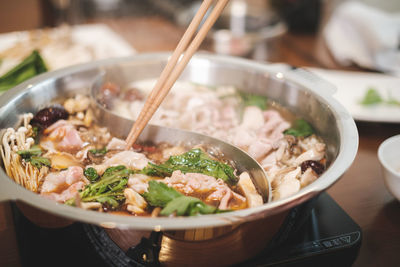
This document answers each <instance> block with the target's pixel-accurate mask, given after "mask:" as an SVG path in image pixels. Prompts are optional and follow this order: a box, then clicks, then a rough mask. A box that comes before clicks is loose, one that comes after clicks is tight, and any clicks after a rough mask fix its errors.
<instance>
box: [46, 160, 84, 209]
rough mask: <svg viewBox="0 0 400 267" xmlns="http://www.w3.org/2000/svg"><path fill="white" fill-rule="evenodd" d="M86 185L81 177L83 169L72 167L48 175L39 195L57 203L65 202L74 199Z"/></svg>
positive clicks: (82, 176)
mask: <svg viewBox="0 0 400 267" xmlns="http://www.w3.org/2000/svg"><path fill="white" fill-rule="evenodd" d="M88 183H89V182H88V181H87V179H86V178H85V177H84V175H83V169H82V168H81V167H79V166H73V167H69V168H68V169H67V170H64V171H60V172H51V173H49V174H48V175H47V176H46V177H45V178H44V182H43V185H42V188H41V191H40V194H41V195H42V196H45V197H48V198H50V199H54V200H56V201H58V202H65V201H66V200H68V199H70V198H73V197H75V195H76V194H77V193H78V191H79V190H80V189H83V188H84V187H85V185H86V184H88Z"/></svg>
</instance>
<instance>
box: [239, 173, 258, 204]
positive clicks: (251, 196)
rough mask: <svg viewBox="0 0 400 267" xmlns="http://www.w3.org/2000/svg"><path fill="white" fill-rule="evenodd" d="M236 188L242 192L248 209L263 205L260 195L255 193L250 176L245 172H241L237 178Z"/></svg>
mask: <svg viewBox="0 0 400 267" xmlns="http://www.w3.org/2000/svg"><path fill="white" fill-rule="evenodd" d="M238 186H239V188H240V190H241V191H242V192H243V194H244V196H245V197H246V199H247V206H248V207H249V208H252V207H257V206H261V205H262V204H263V199H262V197H261V195H260V194H259V193H258V192H257V189H256V187H255V186H254V184H253V181H251V178H250V175H249V174H248V173H247V172H243V173H242V174H240V176H239V182H238Z"/></svg>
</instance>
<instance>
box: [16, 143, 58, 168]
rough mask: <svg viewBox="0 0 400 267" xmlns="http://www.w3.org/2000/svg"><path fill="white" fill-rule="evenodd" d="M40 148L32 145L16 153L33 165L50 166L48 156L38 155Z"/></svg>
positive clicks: (40, 153)
mask: <svg viewBox="0 0 400 267" xmlns="http://www.w3.org/2000/svg"><path fill="white" fill-rule="evenodd" d="M42 153H43V152H42V150H41V149H40V147H39V146H38V145H34V146H32V147H31V148H30V149H26V150H19V151H17V154H18V155H20V156H21V158H23V159H24V160H25V161H26V162H30V163H31V164H32V165H33V166H34V167H36V168H38V169H40V168H41V167H42V166H48V167H50V166H51V161H50V160H49V159H48V158H44V157H40V155H42Z"/></svg>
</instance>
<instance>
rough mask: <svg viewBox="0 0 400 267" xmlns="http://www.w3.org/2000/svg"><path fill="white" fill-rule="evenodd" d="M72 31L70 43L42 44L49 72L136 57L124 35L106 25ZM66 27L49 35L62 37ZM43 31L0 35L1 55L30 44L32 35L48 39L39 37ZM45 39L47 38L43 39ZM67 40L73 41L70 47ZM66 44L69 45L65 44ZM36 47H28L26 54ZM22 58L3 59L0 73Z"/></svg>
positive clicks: (89, 26)
mask: <svg viewBox="0 0 400 267" xmlns="http://www.w3.org/2000/svg"><path fill="white" fill-rule="evenodd" d="M69 29H70V40H64V39H65V38H64V39H63V38H55V39H56V40H57V41H55V42H52V43H51V45H46V44H45V42H44V45H40V46H39V49H40V50H41V51H40V52H41V55H42V57H43V58H44V60H45V62H46V64H47V65H48V67H49V68H50V70H54V69H59V68H62V67H66V66H70V65H73V64H79V63H85V62H88V61H93V60H98V59H105V58H111V57H121V56H129V55H133V54H135V50H134V49H133V47H132V46H131V45H129V44H128V43H127V42H126V41H125V40H124V39H123V38H122V37H121V36H119V35H118V34H117V33H115V32H114V31H113V30H111V29H110V28H109V27H108V26H106V25H104V24H87V25H76V26H72V27H71V28H69ZM63 30H64V32H65V31H67V32H68V29H66V28H53V29H50V30H48V31H47V33H48V35H47V36H52V37H54V36H61V35H62V31H63ZM40 33H41V31H40V30H34V31H31V32H29V31H22V32H11V33H5V34H0V53H1V52H2V51H5V50H7V49H9V48H11V47H15V45H17V44H18V43H19V44H23V45H25V44H29V38H30V36H32V35H34V36H36V37H37V38H43V39H45V38H46V34H42V35H41V34H40ZM42 36H44V37H42ZM68 41H71V45H69V43H68ZM66 43H67V44H66ZM33 49H34V47H27V51H31V50H33ZM19 62H20V59H18V60H17V59H15V57H13V56H9V57H7V55H6V56H5V58H3V63H2V64H1V65H0V74H2V73H5V72H6V71H8V70H9V69H11V68H12V67H13V66H15V65H17V64H18V63H19Z"/></svg>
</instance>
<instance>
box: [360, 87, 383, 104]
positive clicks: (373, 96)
mask: <svg viewBox="0 0 400 267" xmlns="http://www.w3.org/2000/svg"><path fill="white" fill-rule="evenodd" d="M383 102H384V101H383V99H382V97H381V95H380V94H379V93H378V91H377V90H375V89H374V88H369V89H368V90H367V92H366V93H365V96H364V98H363V99H362V100H361V104H362V105H364V106H370V105H376V104H380V103H383Z"/></svg>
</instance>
